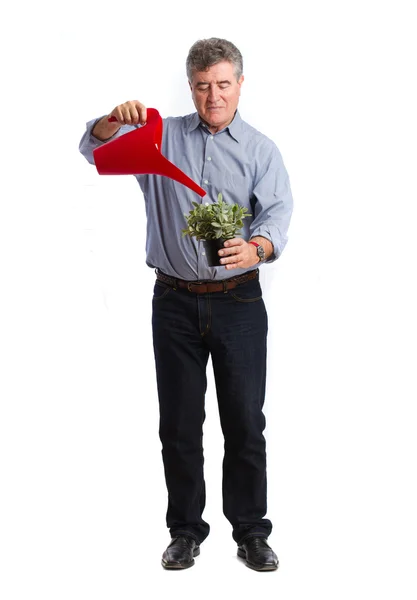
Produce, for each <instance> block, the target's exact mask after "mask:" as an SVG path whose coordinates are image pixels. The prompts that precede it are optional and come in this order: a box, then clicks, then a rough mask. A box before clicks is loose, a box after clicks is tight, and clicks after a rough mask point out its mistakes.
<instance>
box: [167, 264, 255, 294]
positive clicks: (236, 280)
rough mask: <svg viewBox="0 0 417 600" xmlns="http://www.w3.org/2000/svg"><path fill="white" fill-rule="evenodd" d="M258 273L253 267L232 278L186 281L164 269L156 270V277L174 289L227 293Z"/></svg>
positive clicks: (200, 292) (202, 292) (198, 292)
mask: <svg viewBox="0 0 417 600" xmlns="http://www.w3.org/2000/svg"><path fill="white" fill-rule="evenodd" d="M258 275H259V269H253V270H252V271H249V273H243V275H237V276H236V277H230V279H222V280H221V281H219V282H216V283H215V282H214V281H184V279H176V278H175V277H170V276H169V275H165V273H162V271H158V270H157V271H156V278H157V279H158V280H159V281H163V282H164V283H166V284H168V285H170V286H171V287H173V288H174V289H175V288H177V287H179V288H185V289H186V290H188V291H189V292H194V293H196V294H209V293H211V292H224V293H226V292H227V291H228V290H233V289H234V288H235V287H237V286H238V285H240V284H241V283H245V282H246V281H250V280H251V279H257V278H258Z"/></svg>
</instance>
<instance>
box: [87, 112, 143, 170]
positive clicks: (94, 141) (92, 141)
mask: <svg viewBox="0 0 417 600" xmlns="http://www.w3.org/2000/svg"><path fill="white" fill-rule="evenodd" d="M105 116H106V115H103V116H101V117H99V118H98V119H92V120H91V121H88V123H87V125H86V130H85V132H84V135H83V137H82V138H81V141H80V145H79V150H80V152H81V154H82V155H83V156H84V157H85V158H86V159H87V160H88V162H89V163H90V164H91V165H94V154H93V150H95V149H96V148H98V147H99V146H102V145H103V144H107V142H110V141H111V140H115V139H116V138H118V137H120V136H121V135H124V134H125V133H128V132H129V131H132V130H133V129H136V128H137V127H138V126H135V125H122V127H121V128H120V129H119V130H118V131H116V133H115V134H114V135H112V136H111V137H110V138H109V139H108V140H105V141H102V140H99V139H98V138H96V137H95V136H94V135H93V134H92V131H93V129H94V127H95V126H96V124H97V123H98V122H99V121H101V119H103V118H104V117H105Z"/></svg>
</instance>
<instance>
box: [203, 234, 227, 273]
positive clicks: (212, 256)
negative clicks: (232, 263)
mask: <svg viewBox="0 0 417 600" xmlns="http://www.w3.org/2000/svg"><path fill="white" fill-rule="evenodd" d="M225 241H226V240H225V239H223V238H219V239H218V240H204V241H203V244H204V250H205V252H206V258H207V262H208V265H209V267H220V266H221V264H220V258H221V257H220V256H219V255H218V251H219V250H220V249H221V248H223V246H224V242H225Z"/></svg>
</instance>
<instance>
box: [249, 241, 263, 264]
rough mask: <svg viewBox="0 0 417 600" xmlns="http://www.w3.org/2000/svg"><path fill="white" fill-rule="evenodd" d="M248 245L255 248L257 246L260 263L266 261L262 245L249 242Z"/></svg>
mask: <svg viewBox="0 0 417 600" xmlns="http://www.w3.org/2000/svg"><path fill="white" fill-rule="evenodd" d="M248 243H249V244H253V246H255V248H256V252H257V254H258V258H259V262H262V261H263V260H265V250H264V248H263V247H262V246H261V245H260V244H257V243H256V242H248Z"/></svg>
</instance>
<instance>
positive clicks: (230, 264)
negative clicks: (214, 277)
mask: <svg viewBox="0 0 417 600" xmlns="http://www.w3.org/2000/svg"><path fill="white" fill-rule="evenodd" d="M219 255H220V257H221V260H220V262H221V264H222V265H224V266H225V267H226V269H227V270H230V269H247V268H248V267H252V266H253V265H256V264H258V262H259V257H258V253H257V252H256V247H255V246H254V245H253V244H248V242H245V240H243V239H242V238H233V239H232V240H227V241H226V242H225V243H224V249H223V250H219Z"/></svg>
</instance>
